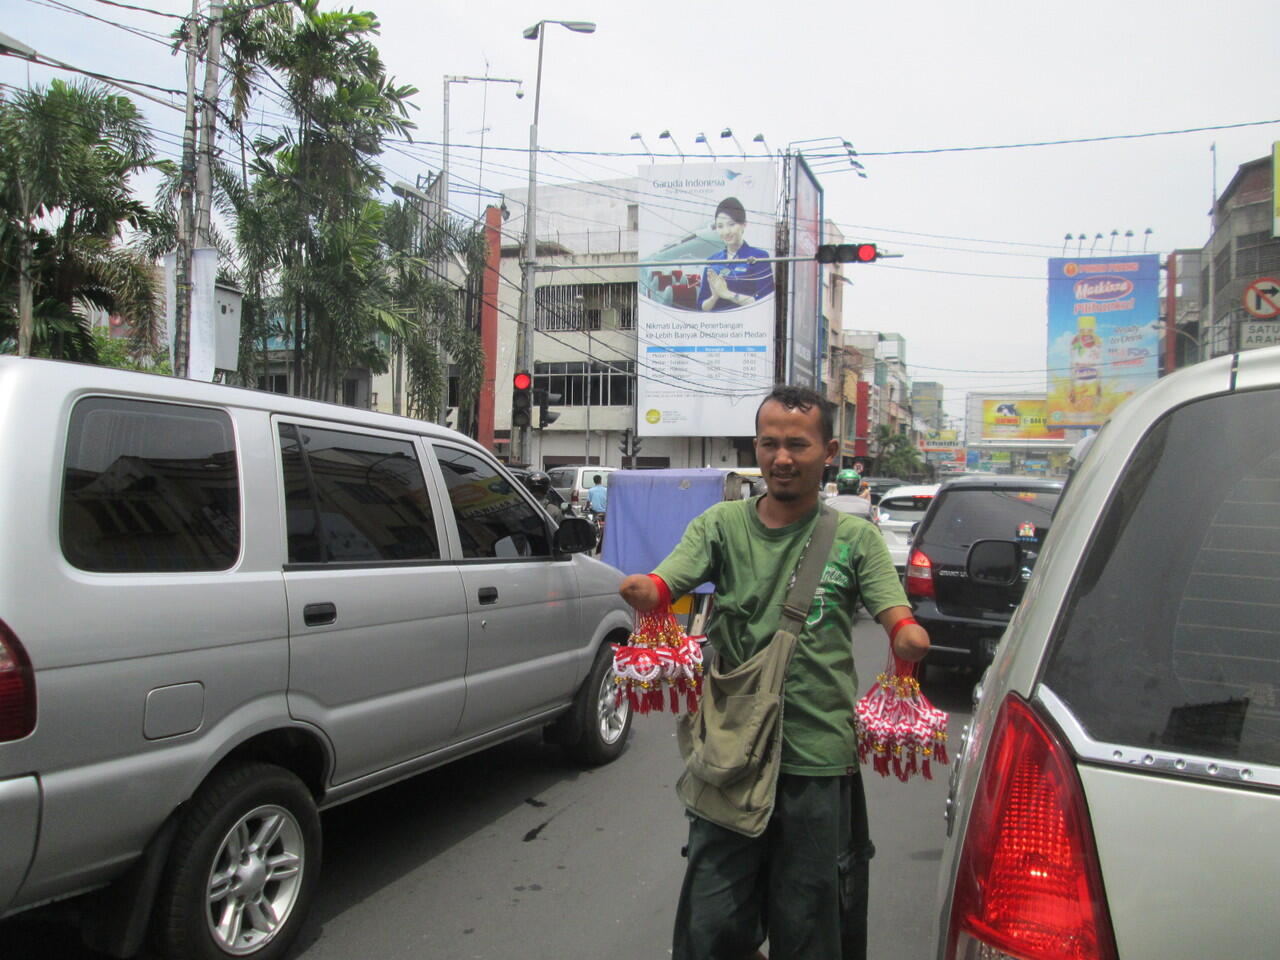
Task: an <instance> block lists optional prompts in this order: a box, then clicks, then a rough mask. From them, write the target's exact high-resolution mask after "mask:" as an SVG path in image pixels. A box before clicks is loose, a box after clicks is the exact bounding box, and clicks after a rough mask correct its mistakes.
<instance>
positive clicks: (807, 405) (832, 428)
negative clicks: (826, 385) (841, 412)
mask: <svg viewBox="0 0 1280 960" xmlns="http://www.w3.org/2000/svg"><path fill="white" fill-rule="evenodd" d="M770 400H776V401H777V402H778V403H780V404H782V405H783V406H784V407H786V408H787V409H788V410H799V411H800V412H801V413H808V412H809V411H810V410H812V409H813V408H814V407H817V408H818V420H819V421H820V422H821V424H822V442H823V443H826V442H827V441H828V440H831V439H832V438H833V437H835V435H836V424H835V417H834V415H833V411H834V410H835V405H834V404H833V403H831V402H829V401H828V400H826V399H824V398H823V397H822V395H821V394H819V393H817V392H816V391H813V390H810V389H809V388H808V387H793V386H791V385H790V384H786V383H780V384H778V385H777V386H775V387H774V388H773V389H772V390H771V391H769V395H768V396H767V397H765V398H764V399H763V400H761V401H760V406H759V407H756V433H759V432H760V410H761V409H762V408H763V407H764V405H765V404H766V403H768V402H769V401H770Z"/></svg>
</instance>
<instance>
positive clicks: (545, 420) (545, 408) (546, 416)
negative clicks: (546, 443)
mask: <svg viewBox="0 0 1280 960" xmlns="http://www.w3.org/2000/svg"><path fill="white" fill-rule="evenodd" d="M560 397H561V395H560V394H558V393H551V392H550V391H548V390H535V391H533V399H534V401H535V402H536V403H537V404H538V422H537V423H536V424H534V426H536V427H537V428H538V429H539V430H541V429H542V428H543V427H549V426H551V425H552V424H553V423H555V422H556V421H557V420H559V419H560V414H558V413H552V412H551V409H550V407H551V404H553V403H559V402H560Z"/></svg>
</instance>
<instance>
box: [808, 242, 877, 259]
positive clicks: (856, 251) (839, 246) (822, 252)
mask: <svg viewBox="0 0 1280 960" xmlns="http://www.w3.org/2000/svg"><path fill="white" fill-rule="evenodd" d="M879 256H880V253H879V251H878V250H876V245H875V244H874V243H824V244H822V246H820V247H818V252H817V253H816V254H815V255H814V259H815V260H817V261H818V262H819V263H875V261H876V258H877V257H879Z"/></svg>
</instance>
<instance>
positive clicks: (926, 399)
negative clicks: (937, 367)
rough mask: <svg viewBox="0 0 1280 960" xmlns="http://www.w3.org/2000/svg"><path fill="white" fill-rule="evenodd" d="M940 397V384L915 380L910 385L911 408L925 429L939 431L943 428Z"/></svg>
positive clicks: (941, 388) (941, 393) (933, 381)
mask: <svg viewBox="0 0 1280 960" xmlns="http://www.w3.org/2000/svg"><path fill="white" fill-rule="evenodd" d="M942 396H943V387H942V384H940V383H938V382H937V381H936V380H917V381H915V382H914V383H913V384H912V385H911V406H912V408H913V409H914V411H915V415H916V416H917V417H918V418H920V419H921V420H923V421H924V423H925V424H926V429H929V430H941V429H943V427H944V424H943V419H944V417H945V414H944V412H943V409H942Z"/></svg>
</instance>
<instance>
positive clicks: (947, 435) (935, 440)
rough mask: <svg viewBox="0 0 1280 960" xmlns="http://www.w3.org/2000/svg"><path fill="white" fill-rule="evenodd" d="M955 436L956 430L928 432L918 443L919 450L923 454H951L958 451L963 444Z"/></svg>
mask: <svg viewBox="0 0 1280 960" xmlns="http://www.w3.org/2000/svg"><path fill="white" fill-rule="evenodd" d="M957 434H958V431H956V430H930V431H929V432H928V433H926V434H925V435H924V439H923V440H921V441H920V449H921V450H923V451H924V452H925V453H951V452H954V451H956V450H960V449H961V448H963V447H964V444H963V443H962V442H961V441H960V440H959V438H958V436H957Z"/></svg>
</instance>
